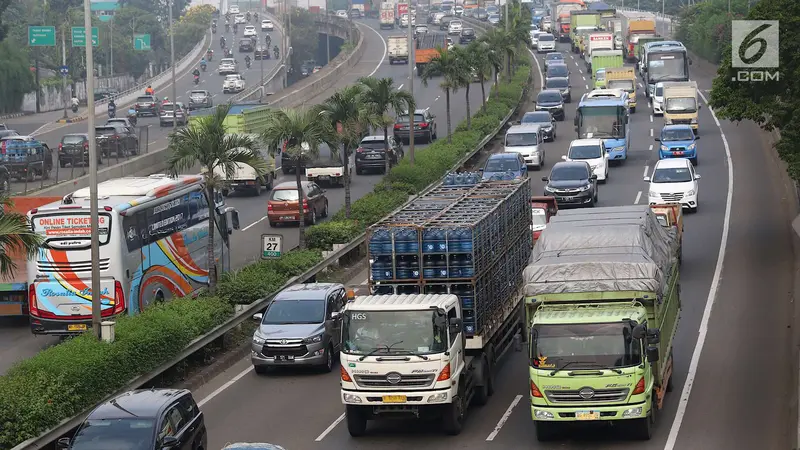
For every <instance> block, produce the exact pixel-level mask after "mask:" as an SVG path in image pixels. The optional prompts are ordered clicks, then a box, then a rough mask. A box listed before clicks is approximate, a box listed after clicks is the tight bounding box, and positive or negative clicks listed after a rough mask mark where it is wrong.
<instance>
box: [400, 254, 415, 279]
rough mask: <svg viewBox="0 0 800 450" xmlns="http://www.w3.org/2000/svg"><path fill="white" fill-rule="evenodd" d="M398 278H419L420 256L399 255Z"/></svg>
mask: <svg viewBox="0 0 800 450" xmlns="http://www.w3.org/2000/svg"><path fill="white" fill-rule="evenodd" d="M396 275H397V279H398V280H414V279H418V278H419V257H418V256H416V255H405V256H398V257H397V274H396Z"/></svg>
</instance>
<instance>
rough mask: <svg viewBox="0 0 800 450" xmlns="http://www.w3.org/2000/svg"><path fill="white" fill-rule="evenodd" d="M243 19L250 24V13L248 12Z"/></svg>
mask: <svg viewBox="0 0 800 450" xmlns="http://www.w3.org/2000/svg"><path fill="white" fill-rule="evenodd" d="M244 17H245V19H246V20H247V21H248V22H250V13H249V12H248V13H247V14H245V15H244Z"/></svg>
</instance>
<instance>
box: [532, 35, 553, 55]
mask: <svg viewBox="0 0 800 450" xmlns="http://www.w3.org/2000/svg"><path fill="white" fill-rule="evenodd" d="M555 50H556V38H555V37H554V36H553V35H552V34H550V33H542V34H540V35H539V37H538V38H537V39H536V51H537V52H539V53H543V52H553V51H555Z"/></svg>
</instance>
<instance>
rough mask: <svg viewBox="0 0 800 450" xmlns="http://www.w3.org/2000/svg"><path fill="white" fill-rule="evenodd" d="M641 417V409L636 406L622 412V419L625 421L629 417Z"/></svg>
mask: <svg viewBox="0 0 800 450" xmlns="http://www.w3.org/2000/svg"><path fill="white" fill-rule="evenodd" d="M641 415H642V407H641V406H637V407H636V408H629V409H626V410H625V411H623V412H622V418H623V419H627V418H631V417H639V416H641Z"/></svg>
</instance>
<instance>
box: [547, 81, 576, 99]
mask: <svg viewBox="0 0 800 450" xmlns="http://www.w3.org/2000/svg"><path fill="white" fill-rule="evenodd" d="M544 88H545V89H552V90H554V91H559V92H561V97H563V98H564V102H566V103H570V102H572V93H571V92H570V89H569V78H566V77H550V78H545V80H544Z"/></svg>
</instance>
